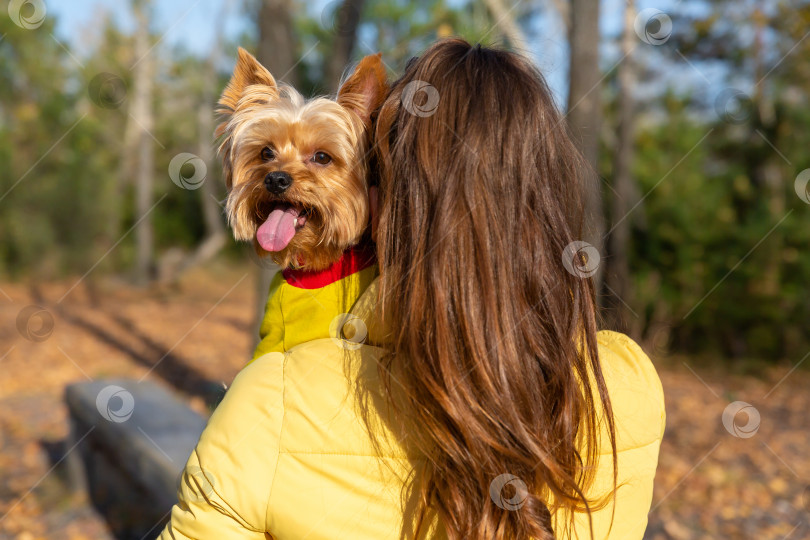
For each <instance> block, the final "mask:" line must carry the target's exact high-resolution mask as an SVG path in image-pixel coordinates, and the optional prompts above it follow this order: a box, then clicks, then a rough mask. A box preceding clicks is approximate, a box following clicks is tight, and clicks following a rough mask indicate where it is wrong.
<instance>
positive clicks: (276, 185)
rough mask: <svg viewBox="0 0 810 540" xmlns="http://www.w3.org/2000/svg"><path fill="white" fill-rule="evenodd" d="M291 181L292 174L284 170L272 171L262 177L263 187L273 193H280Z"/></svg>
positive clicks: (285, 189)
mask: <svg viewBox="0 0 810 540" xmlns="http://www.w3.org/2000/svg"><path fill="white" fill-rule="evenodd" d="M292 183H293V179H292V176H290V175H289V174H287V173H285V172H284V171H273V172H271V173H270V174H268V175H267V176H265V177H264V187H266V188H267V191H269V192H270V193H272V194H273V195H281V194H282V193H284V192H285V191H287V188H288V187H290V186H291V185H292Z"/></svg>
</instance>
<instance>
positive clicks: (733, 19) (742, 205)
mask: <svg viewBox="0 0 810 540" xmlns="http://www.w3.org/2000/svg"><path fill="white" fill-rule="evenodd" d="M698 3H699V2H698V0H687V1H686V4H685V5H684V7H683V9H682V13H705V15H704V16H702V17H701V18H697V19H694V18H693V19H688V18H686V16H685V15H681V14H680V13H672V14H671V15H672V17H673V20H674V22H675V24H674V28H675V29H676V33H675V35H673V37H672V39H671V40H670V42H669V43H667V44H666V45H664V46H661V47H648V46H646V45H644V46H643V47H641V48H640V49H639V50H640V51H642V50H643V55H644V56H643V57H642V58H643V59H644V60H645V62H646V64H645V65H646V66H647V69H648V71H646V72H644V73H642V74H641V75H642V77H641V79H642V80H643V81H648V80H656V81H658V83H657V85H656V86H655V88H654V90H655V91H654V92H652V93H647V94H646V97H645V100H644V101H643V102H641V103H639V104H638V111H639V114H638V116H637V125H638V129H637V133H636V154H635V156H636V157H635V162H634V164H633V176H634V177H635V179H636V182H637V184H638V187H639V191H640V194H641V196H643V197H644V198H643V202H642V203H641V204H640V205H639V206H638V207H637V208H636V209H635V210H634V211H633V212H632V214H631V215H630V216H629V217H628V219H630V220H631V222H632V231H633V235H632V245H631V248H632V249H631V256H630V261H629V262H630V269H631V272H632V285H633V296H634V298H633V299H632V300H631V302H632V303H633V306H632V307H633V309H634V311H636V312H637V314H638V316H639V321H640V323H641V327H642V335H643V337H646V338H650V337H651V334H653V333H654V332H655V328H656V327H660V326H662V325H663V326H667V327H670V328H671V332H670V336H671V339H670V343H669V345H670V346H671V347H673V348H676V349H680V350H684V351H692V352H694V351H720V352H722V353H724V354H725V355H728V356H732V357H738V358H742V357H765V358H771V359H773V358H780V357H796V355H798V354H799V353H801V352H802V351H805V350H806V349H807V347H808V346H810V337H808V334H807V331H806V326H807V323H808V321H810V295H808V294H807V286H806V276H808V275H810V252H808V251H807V249H806V246H807V245H808V244H810V227H808V212H810V205H808V204H806V203H805V202H804V201H802V200H801V199H800V198H799V197H797V195H796V193H795V192H794V179H795V178H796V176H797V174H798V173H799V172H800V171H802V170H804V169H806V168H810V155H808V153H807V151H806V149H807V148H808V147H810V102H808V100H807V96H808V95H810V67H808V63H807V62H806V61H805V59H806V58H808V56H810V40H803V39H802V38H803V37H804V35H805V32H806V29H807V28H810V4H808V2H806V1H803V2H799V3H793V4H791V6H790V7H788V6H787V5H786V4H784V3H776V2H770V1H769V2H766V3H765V4H762V5H764V7H761V3H759V2H754V1H753V0H745V1H743V2H726V1H716V2H711V3H709V4H705V5H704V4H703V3H701V5H703V7H704V8H706V9H702V10H690V9H687V8H689V5H691V4H698ZM300 5H301V6H302V9H301V10H300V11H299V12H298V13H296V16H295V17H294V21H295V28H296V34H297V36H298V37H299V39H300V42H299V43H297V44H296V49H297V50H298V51H300V53H301V54H303V53H304V52H306V51H311V52H310V53H309V54H307V55H306V56H304V58H303V60H302V62H301V63H300V64H299V65H298V66H297V67H296V75H297V77H298V80H299V81H300V84H299V87H300V88H301V89H302V91H303V92H304V93H305V94H314V93H329V92H334V91H335V89H334V88H324V85H323V83H322V79H323V76H324V75H323V66H324V64H325V61H326V59H327V58H329V56H330V54H331V53H332V47H333V44H334V33H333V31H332V29H331V28H330V27H329V24H328V22H329V20H328V17H324V14H323V13H321V12H320V11H316V8H315V7H303V3H301V4H300ZM254 7H255V6H254ZM679 10H680V8H679ZM706 10H708V11H706ZM530 15H532V16H534V15H536V12H531V13H530ZM361 21H362V22H361V24H360V30H359V36H358V40H357V44H356V47H355V50H354V58H355V59H359V58H360V57H361V56H362V55H364V54H368V53H371V52H375V51H382V52H383V54H384V59H385V61H386V63H387V64H388V65H389V66H390V67H391V68H392V75H395V73H394V72H393V71H394V70H399V69H401V68H402V66H403V65H404V63H405V62H406V61H407V59H408V58H410V57H411V56H413V55H418V54H419V52H420V51H421V50H422V49H423V48H424V47H426V46H427V45H428V44H430V43H431V42H433V41H434V40H435V39H437V38H438V37H441V36H445V35H461V36H463V37H466V38H467V39H469V40H471V41H478V40H483V41H484V42H497V41H498V40H499V39H498V37H497V35H495V34H496V32H494V31H493V32H492V33H491V34H486V33H485V32H486V29H489V28H491V27H492V23H493V20H492V18H491V15H490V14H489V13H488V12H487V10H486V9H485V8H484V7H483V4H482V3H479V2H456V1H453V2H449V1H447V0H419V1H416V2H406V1H403V0H368V1H367V2H366V3H365V7H364V12H363V14H362V19H361ZM102 25H103V31H102V32H101V34H100V37H99V38H98V39H99V42H98V43H97V46H96V47H95V48H94V50H93V52H92V54H91V55H90V56H88V57H82V58H81V62H82V63H83V66H80V65H78V64H77V62H76V60H75V59H74V58H72V57H71V56H70V54H69V53H67V51H66V50H65V49H63V48H62V47H61V46H60V45H59V44H58V43H57V42H56V41H55V40H54V39H53V37H52V36H51V34H52V33H54V28H55V20H54V17H53V16H52V15H50V14H49V16H48V17H47V18H46V20H45V23H44V25H43V26H42V27H40V28H39V29H37V30H24V29H22V28H19V27H18V26H16V25H15V24H13V22H11V20H10V19H9V18H8V17H0V35H5V37H4V38H3V39H2V40H0V81H2V83H0V162H2V163H3V167H2V168H0V208H2V211H0V275H2V276H4V277H6V278H17V279H18V278H24V277H43V278H47V277H54V276H58V275H61V274H65V273H70V274H83V273H84V272H86V271H87V270H88V269H89V268H91V267H92V266H93V265H94V264H96V263H97V262H98V261H102V262H101V264H100V265H99V266H98V267H97V268H96V269H95V270H94V272H96V273H103V272H105V271H106V272H122V271H127V270H128V269H129V268H130V267H131V266H132V264H133V251H134V239H133V238H132V237H133V235H132V234H129V233H128V231H129V230H130V229H131V228H132V227H133V225H134V224H135V222H136V220H137V218H136V214H135V204H134V189H133V188H134V186H133V170H132V166H130V167H129V168H127V163H128V162H129V161H131V160H133V158H134V157H135V156H127V155H125V154H124V152H123V148H124V147H125V145H123V144H121V142H122V140H123V138H124V137H125V136H126V135H125V134H126V132H127V126H128V124H130V123H131V118H130V115H129V105H130V104H131V103H130V100H131V97H132V96H131V95H130V93H129V92H131V90H132V84H133V80H132V71H131V68H132V66H133V64H134V63H135V62H136V61H137V59H136V58H135V57H134V52H133V39H132V36H130V35H127V34H124V33H122V32H121V31H120V30H119V29H118V28H117V27H116V26H115V25H114V24H113V23H112V22H111V21H102ZM526 26H527V27H528V26H531V25H526ZM743 30H744V31H743ZM757 32H759V33H760V35H761V36H762V39H761V41H759V42H757V41H756V40H753V41H752V39H751V36H752V35H757ZM529 35H531V33H530V34H529ZM157 38H158V36H153V42H154V41H157ZM252 39H253V38H252V37H251V36H250V35H245V36H242V37H241V38H240V40H239V42H240V44H242V45H245V46H247V47H248V48H250V47H251V43H250V41H251V40H252ZM757 43H759V45H758V44H757ZM645 47H646V48H645ZM165 49H166V47H165V46H161V47H160V52H158V49H156V50H155V51H153V54H156V56H157V58H156V59H157V73H156V75H155V92H154V96H153V106H154V111H155V125H154V127H153V129H152V130H151V133H152V135H153V136H154V139H155V163H154V178H155V188H154V189H155V192H154V194H153V195H154V197H153V198H154V201H156V202H158V201H159V202H158V204H157V206H156V207H155V210H154V212H153V213H152V215H151V219H152V222H153V225H154V230H155V240H156V249H157V251H158V253H161V252H164V251H166V250H168V249H169V248H175V247H180V248H183V249H185V250H191V249H193V248H194V247H195V246H196V245H198V244H199V242H200V240H201V239H202V238H203V237H204V235H205V232H206V231H205V226H204V220H203V216H202V209H201V200H202V199H201V197H202V196H203V192H202V190H196V191H188V190H183V189H180V188H179V187H177V186H175V185H174V184H173V183H172V182H171V180H170V178H169V176H168V173H167V170H168V167H169V162H170V160H171V159H172V158H173V157H174V156H175V155H177V154H179V153H181V152H190V153H196V151H197V149H198V147H199V144H200V140H201V139H202V140H204V139H205V137H209V138H210V141H211V144H213V143H214V141H213V135H212V134H211V135H210V136H209V135H208V134H203V135H202V136H201V135H200V134H199V133H198V123H199V120H198V118H199V117H198V114H199V109H200V106H201V105H205V101H206V100H208V101H210V103H208V104H207V106H210V108H211V109H212V110H213V108H214V103H213V101H214V100H215V98H216V96H217V94H218V92H219V90H221V88H222V87H223V86H224V84H225V82H226V81H227V78H228V76H229V73H228V72H227V69H228V68H229V67H230V65H231V64H230V62H231V60H232V59H233V58H234V57H235V44H232V43H229V44H225V53H224V57H225V58H227V59H228V62H225V61H224V60H223V65H221V66H218V67H219V68H220V70H221V71H220V73H218V75H217V76H218V81H217V84H216V88H215V89H214V90H213V93H212V91H211V88H208V87H207V84H206V82H205V79H204V77H202V75H201V73H202V72H204V70H205V62H206V61H207V59H201V58H199V57H197V56H195V55H193V54H191V53H189V52H188V51H184V50H181V49H174V50H169V51H168V53H169V54H166V52H167V51H166V50H165ZM676 51H679V52H680V53H681V54H683V55H685V56H686V57H688V58H689V60H690V62H691V63H692V64H694V66H695V67H697V69H701V70H704V69H708V68H709V67H716V66H720V67H721V68H722V73H723V75H722V76H721V77H719V78H716V77H715V76H712V79H713V80H712V81H711V83H710V84H708V85H707V86H706V87H705V88H698V89H693V90H692V91H691V92H690V93H688V94H684V93H682V92H680V93H679V92H678V91H675V90H673V89H671V88H673V87H674V86H675V85H674V83H675V82H677V81H678V79H679V78H681V74H683V73H689V72H692V70H693V67H692V66H689V65H687V64H685V63H684V61H683V59H682V58H681V57H680V56H679V55H678V54H676ZM788 53H789V54H788ZM100 73H109V74H111V76H114V77H117V78H120V82H121V85H122V88H126V89H128V92H127V94H126V95H122V96H119V97H121V98H122V101H121V103H120V106H111V107H102V106H99V105H98V103H97V101H98V100H97V99H93V98H92V97H91V95H90V92H89V87H90V83H91V81H92V80H93V78H94V77H96V76H97V75H99V74H100ZM712 73H713V74H714V73H717V72H716V71H712ZM692 74H693V75H694V73H693V72H692ZM766 74H767V77H764V78H763V76H764V75H766ZM614 76H615V74H609V76H608V77H607V78H606V83H605V84H606V92H605V96H606V100H605V111H606V117H605V118H606V130H605V131H606V137H605V141H604V143H605V144H604V148H603V152H602V162H601V172H602V176H603V177H604V178H605V179H606V180H607V182H608V184H609V183H610V181H611V176H612V174H613V168H612V160H613V153H614V145H615V140H613V139H610V136H612V134H613V133H614V132H615V126H616V123H617V121H616V119H615V117H616V112H615V109H616V99H615V98H616V96H615V92H613V93H611V89H612V85H613V84H614V79H615V77H614ZM760 79H761V80H762V82H761V83H760V84H754V83H756V82H757V81H758V80H760ZM726 87H741V88H742V89H743V90H745V91H746V92H747V93H749V94H750V100H749V102H747V104H746V103H743V109H742V116H741V119H740V120H739V121H737V120H734V121H729V119H728V118H727V117H725V118H724V117H723V115H722V114H718V107H717V102H716V100H717V97H718V94H719V93H720V92H721V91H723V90H724V89H725V88H726ZM212 96H213V97H212ZM766 139H767V140H766ZM774 147H775V148H776V149H778V152H777V151H775V150H774ZM780 154H781V156H780ZM788 161H789V162H790V163H788ZM206 181H207V182H213V183H214V185H216V186H218V193H217V196H218V197H219V198H220V200H221V199H222V198H224V186H223V185H222V181H221V173H220V170H219V164H218V163H216V164H212V165H211V166H210V167H209V171H208V179H207V180H206ZM605 196H606V197H610V196H612V195H611V192H610V190H605ZM613 218H614V219H615V216H614V217H613ZM113 247H115V249H111V248H113ZM229 251H230V252H234V251H236V250H235V249H234V248H233V246H231V247H229Z"/></svg>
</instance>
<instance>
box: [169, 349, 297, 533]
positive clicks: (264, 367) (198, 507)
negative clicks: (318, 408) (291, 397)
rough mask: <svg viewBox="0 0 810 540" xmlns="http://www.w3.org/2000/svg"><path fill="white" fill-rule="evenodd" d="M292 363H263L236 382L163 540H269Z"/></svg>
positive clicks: (274, 358) (188, 474) (190, 467)
mask: <svg viewBox="0 0 810 540" xmlns="http://www.w3.org/2000/svg"><path fill="white" fill-rule="evenodd" d="M284 360H285V357H284V355H283V354H280V353H271V354H267V355H265V356H262V357H261V358H259V359H258V360H256V361H255V362H252V363H251V364H250V365H248V366H247V367H245V368H244V369H243V370H242V371H241V372H240V373H239V375H237V376H236V378H235V379H234V381H233V385H232V386H231V388H230V389H229V390H228V391H227V392H226V394H225V397H224V399H223V400H222V402H221V403H220V404H219V406H218V407H217V409H216V410H215V411H214V414H213V415H212V416H211V418H210V419H209V421H208V425H207V426H206V428H205V430H204V431H203V433H202V435H201V436H200V441H199V442H198V443H197V447H196V448H195V449H194V452H192V454H191V457H190V458H189V460H188V462H187V463H186V467H185V470H184V471H183V475H182V479H181V483H180V488H179V490H178V499H179V500H178V503H177V504H175V505H174V506H173V507H172V511H171V521H170V522H169V523H168V525H166V528H165V529H164V530H163V532H162V533H161V535H160V537H159V538H160V540H170V539H171V540H180V539H183V540H185V539H203V540H206V539H217V538H243V539H254V538H255V539H257V540H258V539H262V540H264V539H266V538H268V537H267V536H266V535H265V531H266V523H267V504H268V501H269V499H270V491H271V488H272V485H273V479H274V477H275V469H276V464H277V463H278V455H279V439H280V436H281V428H282V420H283V416H284V402H283V391H284Z"/></svg>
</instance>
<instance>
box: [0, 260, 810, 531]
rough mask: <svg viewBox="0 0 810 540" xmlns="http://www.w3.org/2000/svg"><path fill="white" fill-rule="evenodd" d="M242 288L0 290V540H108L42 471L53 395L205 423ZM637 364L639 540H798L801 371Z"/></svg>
mask: <svg viewBox="0 0 810 540" xmlns="http://www.w3.org/2000/svg"><path fill="white" fill-rule="evenodd" d="M252 279H253V269H252V268H251V267H240V268H236V267H233V266H225V265H221V264H215V265H213V266H211V267H209V268H207V269H206V270H205V271H197V272H195V273H192V274H190V275H188V276H187V277H186V278H184V280H183V281H182V282H181V284H180V285H179V286H177V287H171V288H160V289H153V290H149V291H142V290H137V289H134V288H132V287H129V286H126V285H124V284H121V283H116V282H114V281H110V280H105V281H103V282H97V283H95V285H94V286H93V287H90V288H88V286H87V283H86V282H85V281H83V282H82V283H80V284H79V285H78V286H76V287H75V288H73V289H72V290H70V289H71V287H72V286H73V285H74V283H75V282H76V279H74V280H65V281H62V282H55V283H48V284H46V285H38V286H34V285H32V284H0V289H2V291H0V321H1V322H0V539H17V540H33V539H38V538H60V539H72V540H78V539H96V538H98V539H109V538H111V536H110V534H109V532H108V531H107V528H106V526H105V524H104V521H103V520H102V519H101V518H100V517H99V516H98V515H97V514H96V513H95V512H94V510H93V509H92V508H91V507H90V505H89V504H88V503H87V501H86V500H85V499H84V497H83V496H82V495H81V494H80V493H79V494H75V493H71V491H70V489H69V488H68V485H67V483H66V473H65V471H64V470H63V469H64V467H63V466H62V465H61V464H60V465H57V466H55V467H54V464H56V463H59V462H60V460H61V458H62V457H63V455H64V453H65V450H66V447H65V444H64V441H65V437H66V435H67V422H66V409H65V406H64V404H63V401H62V397H63V392H64V387H65V385H66V384H68V383H71V382H76V381H82V380H86V379H91V378H92V379H97V378H105V377H114V376H124V377H132V378H141V377H144V376H146V377H147V378H148V379H150V380H152V381H154V382H156V383H157V384H162V385H164V386H166V387H168V388H171V389H172V390H173V391H175V392H178V393H179V394H180V395H182V396H183V397H184V398H185V399H187V400H188V401H189V402H190V403H191V405H192V407H194V408H195V409H197V410H198V411H200V412H205V403H204V397H205V396H206V395H208V394H209V393H210V392H211V391H212V388H216V386H217V383H219V382H230V380H231V379H232V378H233V376H234V375H235V373H236V372H237V371H238V370H239V368H240V366H241V365H242V364H243V363H244V361H245V359H246V358H247V356H248V354H249V347H250V306H251V301H252V300H251V293H252ZM68 290H70V292H69V293H68V294H67V295H66V292H67V291H68ZM31 304H36V305H39V306H42V307H43V308H45V310H46V311H47V313H48V314H49V315H50V316H51V317H52V320H53V329H52V331H48V328H47V327H45V328H41V327H40V323H39V321H40V318H37V317H34V318H33V319H31V320H32V321H33V322H32V323H31V324H30V325H29V327H28V328H26V327H25V326H24V325H23V326H22V327H20V325H19V324H18V319H20V317H19V314H20V313H21V312H22V311H23V310H24V308H26V306H29V305H31ZM46 316H47V315H46ZM25 333H28V338H30V339H26V337H24V336H23V335H22V334H25ZM40 336H41V337H40ZM648 352H650V353H651V354H652V356H653V358H654V361H655V362H656V365H657V367H658V368H659V372H660V375H661V379H662V382H663V385H664V391H665V394H666V399H667V432H666V436H665V439H664V443H663V447H662V449H661V457H660V461H659V463H660V465H659V468H658V473H657V477H656V486H655V494H654V498H653V510H652V512H651V514H650V526H649V527H648V532H647V536H646V538H648V539H655V540H667V539H674V540H681V539H684V540H685V539H710V538H711V539H743V538H745V539H749V538H750V539H775V540H780V539H791V540H796V539H799V538H810V452H808V448H809V447H810V391H808V389H809V388H810V373H808V371H807V370H805V369H797V370H795V371H793V372H792V373H790V374H789V375H788V373H789V370H790V365H788V364H787V363H786V364H784V365H782V366H779V367H773V368H769V369H764V368H761V369H759V370H756V374H755V376H754V375H751V374H748V375H742V374H735V373H734V370H732V369H729V368H725V369H721V368H713V369H709V368H706V367H703V366H702V365H701V364H705V363H706V362H701V361H700V360H698V359H694V358H689V359H685V358H676V357H663V356H662V355H660V354H657V353H658V352H659V351H655V350H652V351H648ZM798 360H799V359H794V360H793V362H794V363H795V362H796V361H798ZM786 375H788V376H787V377H785V376H786ZM783 378H784V379H783ZM780 381H781V382H780ZM777 383H778V384H777ZM735 401H744V402H748V403H750V404H752V405H753V406H754V407H755V408H756V410H757V411H758V412H759V414H760V422H759V426H758V430H757V431H756V432H755V433H753V431H752V433H753V436H750V437H747V438H744V437H735V436H733V435H732V434H731V433H730V432H729V431H728V430H726V428H724V426H723V423H722V421H721V418H722V414H723V411H724V409H726V407H727V406H728V405H729V404H730V403H732V402H735ZM737 423H738V424H741V425H742V424H745V423H746V416H745V414H744V413H740V415H738V417H737ZM732 431H733V429H732ZM62 463H63V462H62Z"/></svg>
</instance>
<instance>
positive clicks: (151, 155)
mask: <svg viewBox="0 0 810 540" xmlns="http://www.w3.org/2000/svg"><path fill="white" fill-rule="evenodd" d="M133 7H134V11H135V19H136V21H137V29H136V31H135V56H136V58H137V59H138V60H137V64H136V65H135V70H134V85H133V86H134V92H133V93H134V96H133V101H132V116H133V117H134V119H135V120H136V123H137V124H138V126H139V127H140V132H139V133H138V135H137V148H138V151H137V166H136V173H135V205H136V206H135V208H136V219H137V226H136V227H135V242H136V249H135V281H136V283H138V284H139V285H145V284H147V283H148V282H149V281H151V279H152V278H153V275H154V270H155V264H154V232H153V230H152V220H151V219H150V217H149V216H148V215H147V214H148V213H149V212H150V211H151V208H152V191H153V186H154V178H153V174H154V163H155V151H154V146H153V142H152V138H151V135H150V131H151V130H152V126H153V124H154V120H153V115H152V86H153V61H152V56H151V53H150V52H149V18H150V13H149V11H150V9H151V6H150V1H149V0H135V2H134V3H133Z"/></svg>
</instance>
